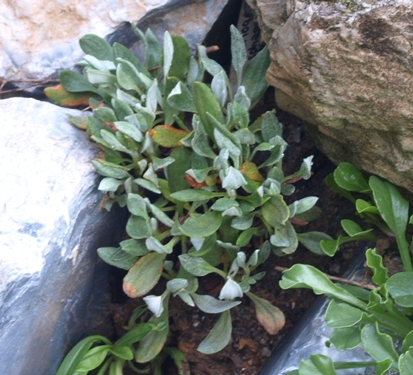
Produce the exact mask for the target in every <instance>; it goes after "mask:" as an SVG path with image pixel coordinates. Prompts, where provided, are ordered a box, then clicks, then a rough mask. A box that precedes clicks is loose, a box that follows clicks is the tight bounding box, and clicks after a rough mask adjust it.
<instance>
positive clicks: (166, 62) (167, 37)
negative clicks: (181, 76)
mask: <svg viewBox="0 0 413 375" xmlns="http://www.w3.org/2000/svg"><path fill="white" fill-rule="evenodd" d="M173 56H174V44H173V42H172V37H171V34H169V32H168V31H165V34H164V37H163V75H164V76H165V77H168V75H169V69H170V68H171V65H172V59H173Z"/></svg>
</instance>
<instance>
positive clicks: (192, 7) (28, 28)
mask: <svg viewBox="0 0 413 375" xmlns="http://www.w3.org/2000/svg"><path fill="white" fill-rule="evenodd" d="M227 1H228V0H207V1H205V2H195V1H192V3H191V2H189V3H188V1H185V0H178V1H176V0H140V1H133V0H116V1H113V0H90V1H87V2H86V1H81V2H79V1H77V2H76V1H75V2H74V1H71V0H13V2H10V1H7V0H0V9H1V11H0V30H1V34H0V77H3V78H5V79H8V80H9V79H26V78H37V79H39V78H45V77H49V76H51V75H52V74H53V73H56V71H58V70H61V69H70V68H72V67H73V66H74V65H75V64H76V63H77V62H78V61H79V60H80V59H81V57H82V55H83V52H82V51H81V49H80V47H79V44H78V41H79V39H80V38H81V37H82V36H83V35H85V34H96V35H99V36H101V37H105V36H107V35H108V34H111V33H113V32H115V30H116V29H117V28H118V27H119V26H120V25H121V24H122V23H124V22H131V23H137V22H138V21H139V20H141V19H142V18H143V17H144V16H145V22H146V23H148V22H149V23H150V22H151V20H152V19H159V17H162V20H161V22H158V21H157V22H156V24H154V26H156V27H157V29H159V28H161V29H163V31H164V30H165V29H168V30H169V31H170V32H171V33H175V34H179V35H185V36H186V37H189V39H190V42H191V43H192V45H193V46H194V45H196V44H200V43H201V42H202V40H203V39H204V37H205V35H206V33H207V32H208V31H209V30H210V28H211V26H212V24H213V23H214V22H215V20H216V19H217V17H218V15H219V14H220V12H221V10H222V8H223V7H224V5H225V4H226V3H227ZM162 34H163V33H162Z"/></svg>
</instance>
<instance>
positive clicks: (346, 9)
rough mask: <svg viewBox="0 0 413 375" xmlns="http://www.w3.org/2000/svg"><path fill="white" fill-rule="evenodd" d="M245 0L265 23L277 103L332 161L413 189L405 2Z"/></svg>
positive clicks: (409, 30)
mask: <svg viewBox="0 0 413 375" xmlns="http://www.w3.org/2000/svg"><path fill="white" fill-rule="evenodd" d="M251 1H252V2H253V4H252V5H253V6H254V7H255V9H258V10H259V12H260V18H261V24H263V25H265V27H266V32H265V33H264V35H266V36H267V42H268V44H269V48H270V51H271V60H272V63H271V66H270V69H269V71H268V75H267V77H268V80H269V82H270V84H271V85H273V86H275V87H276V99H277V104H278V105H279V106H280V107H281V108H282V109H284V110H287V111H289V112H291V113H293V114H295V115H297V116H299V117H300V118H302V119H303V120H304V121H305V123H307V127H308V129H309V130H310V132H311V133H312V135H313V136H314V138H315V139H316V141H317V143H318V145H319V147H320V148H321V150H322V151H324V152H325V153H326V154H327V155H328V156H329V157H330V158H331V159H332V160H333V161H334V162H340V161H343V160H345V161H350V162H353V163H354V164H356V165H358V166H359V167H361V168H363V169H364V170H366V171H368V172H371V173H375V174H378V175H380V176H382V177H384V178H386V179H388V180H390V181H392V182H394V183H396V184H398V185H400V186H403V187H405V188H407V189H408V190H410V191H413V95H412V92H413V58H412V51H413V49H412V46H413V5H412V3H411V1H407V0H394V1H370V2H367V1H366V2H361V1H359V0H353V1H347V0H337V1H336V2H330V1H308V0H306V1H297V0H291V1H287V0H285V1H283V4H278V3H277V4H278V5H277V7H279V8H277V7H276V6H275V5H274V3H273V2H271V3H270V2H268V1H267V0H256V1H255V0H251ZM279 1H280V2H281V0H279ZM275 8H277V9H278V10H277V11H273V12H270V11H268V9H275ZM269 34H271V37H269V38H268V35H269Z"/></svg>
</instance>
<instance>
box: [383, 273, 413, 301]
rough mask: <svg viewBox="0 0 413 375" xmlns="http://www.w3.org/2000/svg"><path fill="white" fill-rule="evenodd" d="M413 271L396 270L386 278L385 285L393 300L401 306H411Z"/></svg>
mask: <svg viewBox="0 0 413 375" xmlns="http://www.w3.org/2000/svg"><path fill="white" fill-rule="evenodd" d="M412 285H413V272H398V273H396V274H394V275H393V276H390V278H389V279H388V280H387V283H386V286H387V289H388V291H389V293H390V294H391V296H392V297H393V299H394V301H395V302H396V303H397V304H398V305H399V306H401V307H413V289H412Z"/></svg>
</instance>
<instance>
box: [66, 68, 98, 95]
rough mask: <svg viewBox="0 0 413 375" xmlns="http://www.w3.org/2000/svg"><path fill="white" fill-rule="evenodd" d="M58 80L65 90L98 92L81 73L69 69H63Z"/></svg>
mask: <svg viewBox="0 0 413 375" xmlns="http://www.w3.org/2000/svg"><path fill="white" fill-rule="evenodd" d="M59 80H60V82H61V83H62V85H63V86H64V87H65V89H66V90H67V91H70V92H88V91H89V92H94V93H96V94H98V90H97V89H96V87H95V86H93V85H92V84H91V83H90V82H89V81H88V80H87V79H86V77H85V76H84V75H83V74H80V73H78V72H72V71H71V70H63V71H61V72H60V74H59Z"/></svg>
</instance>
